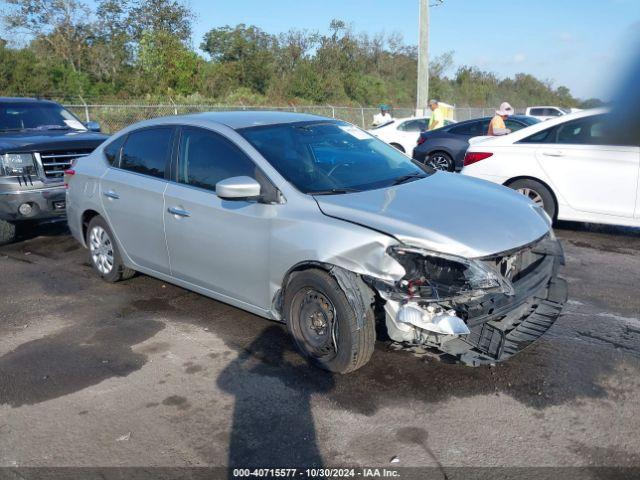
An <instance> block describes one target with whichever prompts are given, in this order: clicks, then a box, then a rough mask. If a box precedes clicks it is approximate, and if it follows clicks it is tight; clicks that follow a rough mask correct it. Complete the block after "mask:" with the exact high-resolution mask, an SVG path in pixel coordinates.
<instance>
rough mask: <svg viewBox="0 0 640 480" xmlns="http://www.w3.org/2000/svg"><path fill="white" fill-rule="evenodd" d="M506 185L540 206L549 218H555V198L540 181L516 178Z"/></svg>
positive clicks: (556, 211) (556, 209) (556, 210)
mask: <svg viewBox="0 0 640 480" xmlns="http://www.w3.org/2000/svg"><path fill="white" fill-rule="evenodd" d="M507 186H508V187H510V188H512V189H514V190H515V191H517V192H520V193H521V194H523V195H524V196H525V197H527V198H528V199H529V200H531V201H532V202H533V203H535V204H536V205H539V206H541V207H542V208H543V209H544V211H545V212H547V215H549V218H551V219H552V220H555V219H556V215H557V213H558V205H557V204H556V199H555V198H554V196H553V194H552V193H551V192H550V191H549V189H548V188H547V187H545V186H544V185H543V184H542V183H540V182H537V181H535V180H531V179H528V178H524V179H522V180H516V181H515V182H512V183H509V184H508V185H507Z"/></svg>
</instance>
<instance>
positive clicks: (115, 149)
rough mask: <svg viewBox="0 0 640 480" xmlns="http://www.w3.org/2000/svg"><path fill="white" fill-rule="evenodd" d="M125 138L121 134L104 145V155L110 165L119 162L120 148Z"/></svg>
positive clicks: (116, 164) (115, 165) (115, 164)
mask: <svg viewBox="0 0 640 480" xmlns="http://www.w3.org/2000/svg"><path fill="white" fill-rule="evenodd" d="M126 138H127V136H126V135H123V136H121V137H120V138H118V139H116V140H114V141H113V142H111V143H110V144H109V145H107V146H106V147H104V156H105V158H106V159H107V163H108V164H109V165H111V166H112V167H117V166H118V164H119V163H120V150H121V149H122V144H124V141H125V140H126Z"/></svg>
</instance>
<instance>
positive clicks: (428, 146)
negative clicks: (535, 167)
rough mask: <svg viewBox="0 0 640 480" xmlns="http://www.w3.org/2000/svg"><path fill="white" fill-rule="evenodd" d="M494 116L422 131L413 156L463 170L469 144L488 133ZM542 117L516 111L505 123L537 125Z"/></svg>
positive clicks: (515, 127) (439, 167)
mask: <svg viewBox="0 0 640 480" xmlns="http://www.w3.org/2000/svg"><path fill="white" fill-rule="evenodd" d="M490 121H491V117H483V118H475V119H473V120H466V121H464V122H458V123H456V124H454V125H449V126H447V127H443V128H439V129H437V130H432V131H429V132H423V133H421V134H420V137H419V139H418V144H417V145H416V147H415V148H414V149H413V158H414V159H415V160H417V161H418V162H421V163H425V164H427V165H429V166H431V167H433V168H435V169H437V170H446V171H449V172H453V171H456V172H458V171H460V170H462V162H463V160H464V154H465V153H466V151H467V148H469V139H471V138H472V137H477V136H481V135H486V134H487V131H488V130H489V122H490ZM539 121H540V120H538V119H537V118H533V117H527V116H524V115H514V116H512V117H509V118H508V119H507V121H506V122H505V123H506V126H507V128H509V129H511V131H512V132H516V131H518V130H520V129H522V128H525V127H528V126H529V125H534V124H536V123H538V122H539Z"/></svg>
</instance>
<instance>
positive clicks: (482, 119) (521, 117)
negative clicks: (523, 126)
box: [446, 115, 537, 128]
mask: <svg viewBox="0 0 640 480" xmlns="http://www.w3.org/2000/svg"><path fill="white" fill-rule="evenodd" d="M492 118H493V117H478V118H470V119H469V120H461V121H459V122H457V123H454V124H452V125H449V126H448V127H446V128H453V127H459V126H463V125H466V124H468V123H473V122H488V121H490V120H491V119H492ZM509 118H512V119H515V120H529V119H535V117H532V116H531V115H509ZM536 120H537V119H536Z"/></svg>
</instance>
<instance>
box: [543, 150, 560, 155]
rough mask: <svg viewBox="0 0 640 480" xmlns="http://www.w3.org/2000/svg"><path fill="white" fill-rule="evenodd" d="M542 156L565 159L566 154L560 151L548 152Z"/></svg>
mask: <svg viewBox="0 0 640 480" xmlns="http://www.w3.org/2000/svg"><path fill="white" fill-rule="evenodd" d="M542 155H544V156H546V157H563V156H564V153H562V152H561V151H560V150H551V151H549V150H547V151H545V152H542Z"/></svg>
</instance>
